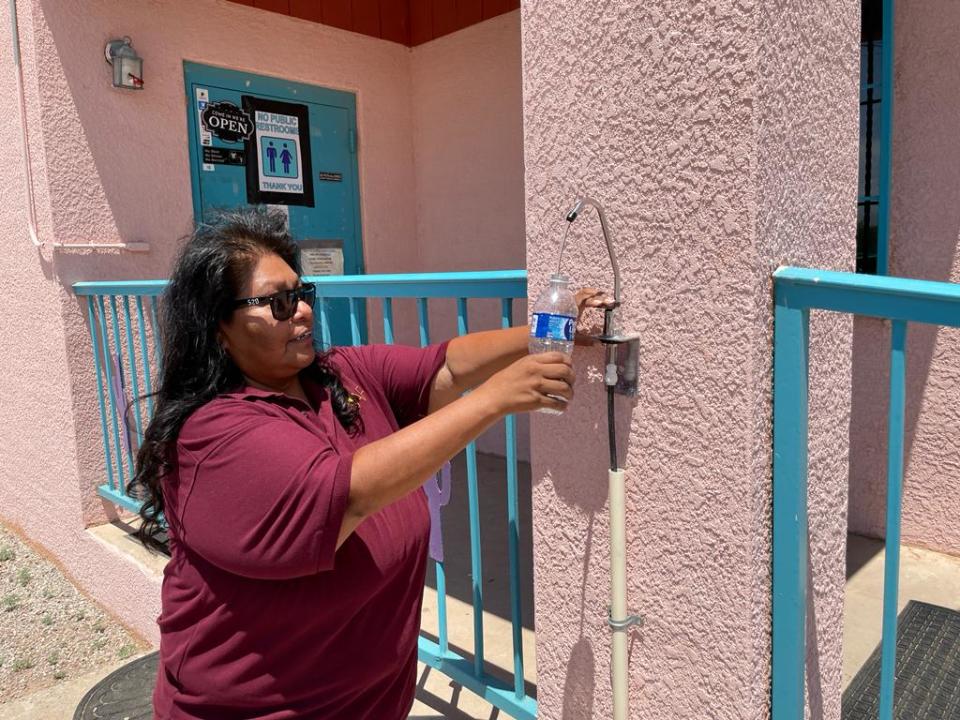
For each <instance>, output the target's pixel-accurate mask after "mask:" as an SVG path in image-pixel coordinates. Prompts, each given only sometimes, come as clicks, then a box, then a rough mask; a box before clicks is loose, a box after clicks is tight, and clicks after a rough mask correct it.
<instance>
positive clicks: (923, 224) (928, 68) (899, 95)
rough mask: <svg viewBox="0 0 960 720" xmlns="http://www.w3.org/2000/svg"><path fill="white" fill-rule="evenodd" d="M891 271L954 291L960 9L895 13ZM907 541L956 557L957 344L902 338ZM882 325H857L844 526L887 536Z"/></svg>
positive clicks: (903, 7)
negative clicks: (942, 283)
mask: <svg viewBox="0 0 960 720" xmlns="http://www.w3.org/2000/svg"><path fill="white" fill-rule="evenodd" d="M896 10H897V16H896V20H895V24H894V28H895V31H896V55H895V56H894V62H895V71H894V75H895V87H894V119H893V132H894V136H893V175H892V182H891V193H892V194H891V198H892V200H891V207H890V210H891V219H890V225H891V229H890V244H891V254H890V271H891V274H893V275H899V276H902V277H914V278H923V279H928V280H942V281H949V282H960V259H958V258H957V247H958V243H960V203H958V202H957V198H958V197H960V146H958V144H957V141H956V139H957V137H958V136H960V74H958V73H957V72H956V71H955V68H957V67H958V66H960V47H958V46H957V42H956V29H957V28H958V27H960V5H958V4H957V3H955V2H950V1H949V0H934V2H930V3H924V4H923V5H922V6H921V5H916V4H910V3H899V4H898V5H897V8H896ZM908 333H909V335H908V345H907V414H906V445H905V450H906V452H905V455H904V466H905V480H906V482H905V489H904V498H903V539H904V541H905V542H909V543H912V544H915V545H923V546H926V547H929V548H933V549H936V550H940V551H943V552H948V553H952V554H955V555H960V493H958V492H957V484H958V480H960V445H958V443H957V437H958V430H960V370H958V368H960V365H958V363H957V359H958V357H960V333H958V331H957V330H956V329H952V328H944V329H940V330H939V331H938V330H937V329H936V328H934V327H931V326H928V325H919V324H914V325H911V326H910V329H909V331H908ZM889 348H890V330H889V325H887V324H885V323H881V322H880V321H877V320H869V319H865V318H863V319H857V321H856V325H855V331H854V356H853V357H854V360H853V362H854V373H853V388H854V395H853V398H854V399H853V415H852V423H851V433H850V448H851V455H850V527H851V529H852V530H853V531H854V532H857V533H861V534H865V535H871V536H874V537H883V535H884V532H885V530H884V528H885V524H886V523H885V507H886V506H885V503H886V457H887V456H886V453H887V441H886V438H887V427H886V422H887V408H888V403H889V399H888V395H889V391H888V383H889Z"/></svg>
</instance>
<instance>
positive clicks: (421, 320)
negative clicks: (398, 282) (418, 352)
mask: <svg viewBox="0 0 960 720" xmlns="http://www.w3.org/2000/svg"><path fill="white" fill-rule="evenodd" d="M417 322H418V324H419V326H420V347H426V346H427V345H429V344H430V318H429V317H428V316H427V299H426V298H424V297H418V298H417Z"/></svg>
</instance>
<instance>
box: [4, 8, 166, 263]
mask: <svg viewBox="0 0 960 720" xmlns="http://www.w3.org/2000/svg"><path fill="white" fill-rule="evenodd" d="M10 33H11V35H13V65H14V69H15V70H16V73H15V74H16V78H17V100H18V105H19V109H20V145H21V149H22V151H23V173H24V190H25V193H26V198H27V230H28V232H29V233H30V242H32V243H33V246H34V247H38V248H39V247H52V248H75V249H78V250H83V249H87V250H101V249H106V250H111V249H112V250H118V249H119V250H129V251H131V252H146V251H148V250H149V249H150V243H145V242H132V243H64V242H44V241H42V240H40V236H39V233H38V232H37V205H36V202H35V200H34V197H33V169H32V167H31V165H30V142H29V138H28V136H27V103H26V100H25V94H24V91H23V67H22V66H21V64H20V26H19V24H18V23H17V0H10Z"/></svg>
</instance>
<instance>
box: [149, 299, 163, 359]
mask: <svg viewBox="0 0 960 720" xmlns="http://www.w3.org/2000/svg"><path fill="white" fill-rule="evenodd" d="M150 322H151V324H152V325H153V359H154V362H156V363H157V367H160V364H161V362H162V361H163V350H162V349H161V347H160V323H159V322H158V321H157V297H156V296H153V297H151V298H150Z"/></svg>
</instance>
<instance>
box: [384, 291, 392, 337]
mask: <svg viewBox="0 0 960 720" xmlns="http://www.w3.org/2000/svg"><path fill="white" fill-rule="evenodd" d="M382 302H383V341H384V342H385V343H387V344H388V345H393V298H383V301H382Z"/></svg>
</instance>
